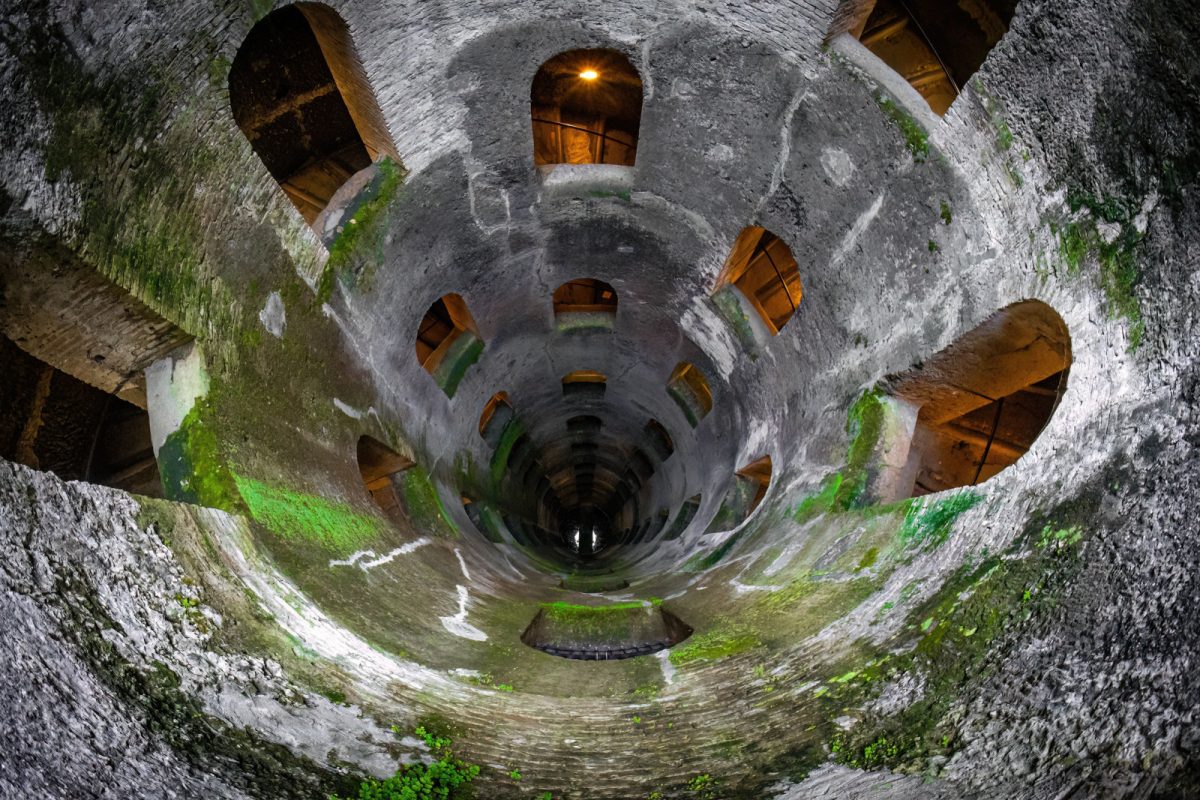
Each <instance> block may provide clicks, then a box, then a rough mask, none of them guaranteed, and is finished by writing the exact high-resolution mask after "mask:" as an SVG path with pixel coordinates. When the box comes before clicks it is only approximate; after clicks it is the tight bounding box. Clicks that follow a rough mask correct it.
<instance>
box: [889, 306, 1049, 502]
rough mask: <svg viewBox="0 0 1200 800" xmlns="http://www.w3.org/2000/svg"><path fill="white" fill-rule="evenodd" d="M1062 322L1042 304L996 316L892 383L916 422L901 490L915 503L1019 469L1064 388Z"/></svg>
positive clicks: (1047, 420)
mask: <svg viewBox="0 0 1200 800" xmlns="http://www.w3.org/2000/svg"><path fill="white" fill-rule="evenodd" d="M1070 366H1071V342H1070V336H1069V334H1068V331H1067V326H1066V323H1064V322H1063V320H1062V318H1061V317H1060V316H1059V315H1058V314H1057V313H1056V312H1055V311H1054V309H1052V308H1050V306H1048V305H1046V304H1045V303H1042V302H1040V301H1038V300H1025V301H1022V302H1020V303H1016V304H1014V305H1011V306H1008V307H1007V308H1004V309H1002V310H1000V311H998V312H997V313H995V314H993V315H992V316H991V317H989V318H988V319H987V320H985V321H984V322H983V324H981V325H980V326H979V327H977V328H975V329H974V330H972V331H970V332H968V333H966V334H964V335H963V336H962V337H961V338H960V339H959V340H958V341H957V342H955V343H954V344H952V345H950V346H949V347H947V348H946V349H944V350H942V351H941V352H939V353H938V354H937V355H935V356H933V358H931V359H929V360H928V361H926V362H925V363H924V364H923V365H922V366H921V367H919V368H917V369H913V370H911V371H909V372H907V373H905V374H903V375H901V376H898V377H896V378H893V379H891V381H890V383H891V385H892V387H893V394H894V397H895V399H896V400H898V401H900V402H901V403H902V404H904V406H905V407H906V408H907V409H908V412H909V414H910V416H911V417H912V419H913V421H912V422H911V423H910V428H909V429H910V430H912V436H911V440H910V442H909V443H908V456H907V459H906V460H904V461H900V460H898V459H895V458H891V459H888V460H889V461H891V462H892V463H903V464H904V469H905V473H904V474H903V476H902V478H901V479H900V483H899V485H900V486H901V487H903V486H911V487H912V490H911V492H910V494H912V495H913V496H917V495H923V494H928V493H930V492H940V491H944V490H946V489H953V488H956V487H959V486H972V485H974V484H977V483H980V482H982V481H986V480H987V479H988V478H991V477H992V476H994V475H996V474H997V473H999V472H1000V471H1001V470H1003V469H1005V468H1006V467H1009V466H1011V465H1012V464H1014V463H1015V462H1016V461H1017V460H1018V459H1019V458H1020V457H1021V456H1022V455H1024V454H1025V452H1026V451H1027V450H1028V449H1029V448H1030V446H1031V445H1032V444H1033V442H1034V441H1035V440H1036V439H1037V437H1038V436H1039V435H1040V434H1041V432H1042V429H1043V428H1044V427H1045V426H1046V424H1047V423H1048V422H1049V421H1050V418H1051V416H1052V415H1053V414H1054V411H1055V409H1056V408H1057V407H1058V403H1059V401H1060V400H1061V399H1062V396H1063V393H1064V392H1065V391H1066V388H1067V376H1068V373H1069V371H1070Z"/></svg>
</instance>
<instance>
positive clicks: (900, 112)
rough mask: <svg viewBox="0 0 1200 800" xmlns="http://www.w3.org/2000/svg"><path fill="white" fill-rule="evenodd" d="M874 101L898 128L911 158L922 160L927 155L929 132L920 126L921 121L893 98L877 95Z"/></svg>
mask: <svg viewBox="0 0 1200 800" xmlns="http://www.w3.org/2000/svg"><path fill="white" fill-rule="evenodd" d="M875 99H876V102H878V103H879V107H880V108H881V109H883V113H884V114H886V115H887V117H888V119H890V120H891V121H892V123H893V124H894V125H895V126H896V127H897V128H898V129H899V130H900V135H901V136H902V137H903V138H904V146H905V147H907V148H908V151H909V152H910V153H912V154H913V159H915V160H916V161H918V162H921V161H924V160H925V159H927V158H928V157H929V134H927V133H926V132H925V129H924V128H922V127H921V123H919V122H917V120H916V119H915V118H914V117H913V115H912V114H909V113H908V112H907V111H905V110H904V109H903V108H901V107H900V105H899V104H898V103H896V101H895V100H893V99H891V98H890V97H886V96H884V95H877V96H876V98H875Z"/></svg>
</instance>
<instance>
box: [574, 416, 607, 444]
mask: <svg viewBox="0 0 1200 800" xmlns="http://www.w3.org/2000/svg"><path fill="white" fill-rule="evenodd" d="M603 427H604V421H603V420H601V419H600V418H599V417H593V416H590V415H588V414H580V415H579V416H576V417H571V418H570V419H568V420H567V433H569V434H572V435H574V436H581V437H587V438H591V437H593V436H595V435H596V434H598V433H600V430H601V429H602V428H603Z"/></svg>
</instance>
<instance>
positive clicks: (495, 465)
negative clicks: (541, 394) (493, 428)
mask: <svg viewBox="0 0 1200 800" xmlns="http://www.w3.org/2000/svg"><path fill="white" fill-rule="evenodd" d="M523 433H525V426H524V425H522V424H521V421H520V420H519V419H516V418H515V417H514V418H513V419H511V420H509V421H508V424H507V425H505V426H504V430H503V431H501V433H500V443H499V444H497V445H496V449H495V451H494V452H493V453H492V461H491V464H490V466H489V470H490V472H491V478H492V486H493V488H495V489H497V490H499V488H500V482H501V481H502V480H504V472H505V470H506V469H507V468H508V458H509V456H510V455H511V454H512V449H513V446H514V445H516V443H517V440H518V439H520V438H521V434H523Z"/></svg>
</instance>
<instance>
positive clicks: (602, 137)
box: [533, 117, 637, 166]
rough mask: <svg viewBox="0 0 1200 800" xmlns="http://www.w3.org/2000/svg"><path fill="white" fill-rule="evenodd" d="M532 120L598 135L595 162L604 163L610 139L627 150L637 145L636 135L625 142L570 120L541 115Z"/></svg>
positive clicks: (589, 134)
mask: <svg viewBox="0 0 1200 800" xmlns="http://www.w3.org/2000/svg"><path fill="white" fill-rule="evenodd" d="M533 121H534V122H540V123H541V124H543V125H556V126H558V127H560V128H569V129H571V130H573V131H582V132H583V133H586V134H587V135H588V136H598V137H600V154H599V155H598V156H597V157H596V162H595V163H597V164H603V163H605V161H604V147H605V145H606V144H607V143H608V142H610V141H613V142H616V143H617V144H620V145H622V146H623V147H626V148H628V149H629V150H634V149H635V148H636V147H637V137H636V136H634V137H629V138H632V139H633V141H632V142H627V141H624V140H622V139H618V138H617V137H616V136H609V135H608V134H607V133H603V132H601V131H594V130H592V129H591V128H585V127H584V126H582V125H573V124H571V123H570V122H559V121H558V120H553V119H542V118H541V117H534V118H533ZM627 136H628V134H627ZM626 166H631V165H626Z"/></svg>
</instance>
